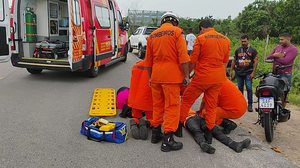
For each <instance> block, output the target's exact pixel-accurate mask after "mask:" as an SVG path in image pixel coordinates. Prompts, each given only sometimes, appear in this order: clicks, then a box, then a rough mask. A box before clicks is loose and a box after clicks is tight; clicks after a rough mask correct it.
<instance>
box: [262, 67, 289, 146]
mask: <svg viewBox="0 0 300 168" xmlns="http://www.w3.org/2000/svg"><path fill="white" fill-rule="evenodd" d="M268 63H272V61H268ZM291 66H292V65H287V66H277V67H275V68H274V70H273V72H268V73H264V74H261V75H258V76H257V77H256V79H258V78H262V79H261V81H260V82H259V85H258V86H257V88H256V97H257V98H258V108H257V109H256V111H257V112H258V122H257V123H259V124H260V125H261V126H262V127H263V128H264V130H265V137H266V140H267V141H268V142H272V141H273V136H274V130H275V126H276V125H277V124H278V123H279V122H286V121H288V120H289V119H290V117H291V114H290V113H291V112H290V110H288V109H286V108H285V104H286V101H287V96H288V92H289V90H290V87H289V81H288V79H287V78H280V76H279V75H278V71H279V70H283V69H286V68H288V67H291Z"/></svg>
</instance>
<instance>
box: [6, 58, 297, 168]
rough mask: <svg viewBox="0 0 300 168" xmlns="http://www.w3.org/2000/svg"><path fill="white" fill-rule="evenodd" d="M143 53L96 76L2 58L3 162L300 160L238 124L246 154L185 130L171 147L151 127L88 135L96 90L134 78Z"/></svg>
mask: <svg viewBox="0 0 300 168" xmlns="http://www.w3.org/2000/svg"><path fill="white" fill-rule="evenodd" d="M137 60H138V59H137V58H136V57H135V56H134V55H132V54H130V55H129V58H128V61H127V62H126V63H117V64H115V65H113V66H111V67H108V68H105V69H104V70H102V71H101V73H100V74H99V76H98V77H97V78H94V79H90V78H87V77H85V76H84V75H82V74H80V73H70V72H55V71H44V72H43V73H42V74H41V75H30V74H29V73H28V72H27V71H26V70H25V69H20V68H15V67H12V66H11V64H10V63H4V64H0V145H1V146H0V167H1V168H2V167H5V168H6V167H8V168H10V167H22V168H23V167H25V168H34V167H68V168H89V167H92V168H95V167H153V168H158V167H180V168H182V167H189V168H190V167H195V168H196V167H197V168H199V167H208V168H210V167H216V168H219V167H228V168H242V167H243V168H247V167H249V168H252V167H255V168H259V167H262V168H267V167H272V168H284V167H289V168H292V167H296V166H295V165H293V164H292V163H291V162H289V161H287V160H286V159H285V158H284V157H282V155H280V154H277V153H275V152H274V151H272V150H271V149H270V147H269V146H268V145H266V144H262V143H261V142H260V141H259V140H257V139H256V138H254V137H250V134H249V133H248V132H246V131H244V130H242V129H240V128H238V129H237V130H235V131H233V133H232V134H231V137H232V138H233V139H234V140H242V139H244V138H251V140H252V145H251V147H250V148H249V149H246V150H244V152H242V153H240V154H237V153H235V152H234V151H232V150H231V149H229V148H228V147H226V146H224V145H222V144H221V143H219V142H217V141H216V140H214V142H213V146H214V147H216V149H217V151H216V153H215V154H214V155H208V154H205V153H203V152H202V151H201V150H200V147H199V146H198V145H197V144H196V143H195V142H194V140H193V139H192V137H191V136H190V135H189V134H188V133H187V132H184V137H183V138H176V140H180V141H182V142H183V144H184V146H183V149H182V150H181V151H176V152H169V153H163V152H161V151H160V144H155V145H154V144H151V143H150V133H149V138H148V140H147V141H141V140H134V139H132V138H129V140H128V141H127V142H125V143H123V144H119V145H118V144H112V143H105V142H103V143H99V142H93V141H89V140H87V138H86V137H84V136H82V135H80V133H79V131H80V127H81V123H82V121H83V120H84V119H87V118H88V112H89V106H90V102H91V98H92V93H93V90H94V89H95V88H106V87H112V88H115V89H118V88H120V87H121V86H129V80H130V68H131V66H132V64H133V63H134V62H135V61H137ZM113 120H115V121H124V122H126V123H129V122H128V120H126V119H121V118H119V117H116V118H113Z"/></svg>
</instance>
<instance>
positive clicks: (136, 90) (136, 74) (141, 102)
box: [128, 61, 153, 140]
mask: <svg viewBox="0 0 300 168" xmlns="http://www.w3.org/2000/svg"><path fill="white" fill-rule="evenodd" d="M128 106H129V107H131V108H132V112H131V113H132V117H133V119H131V120H130V131H131V135H132V137H133V138H134V139H142V140H146V139H147V138H148V126H149V122H151V120H152V110H153V108H152V107H153V102H152V93H151V88H150V87H149V75H148V71H147V68H146V67H145V61H139V62H137V63H136V64H135V65H134V66H133V67H132V73H131V81H130V90H129V96H128ZM143 112H144V113H145V115H146V119H147V121H146V120H144V119H143V115H142V113H143Z"/></svg>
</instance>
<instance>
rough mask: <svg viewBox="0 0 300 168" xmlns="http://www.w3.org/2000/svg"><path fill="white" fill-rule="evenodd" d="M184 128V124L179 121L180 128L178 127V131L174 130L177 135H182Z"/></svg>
mask: <svg viewBox="0 0 300 168" xmlns="http://www.w3.org/2000/svg"><path fill="white" fill-rule="evenodd" d="M182 128H183V124H182V123H181V122H179V124H178V128H177V130H176V132H174V135H175V136H177V137H182Z"/></svg>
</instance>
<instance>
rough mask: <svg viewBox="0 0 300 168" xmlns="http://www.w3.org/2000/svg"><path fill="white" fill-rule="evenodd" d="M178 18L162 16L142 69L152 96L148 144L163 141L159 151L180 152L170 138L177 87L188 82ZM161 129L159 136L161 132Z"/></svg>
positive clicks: (176, 110)
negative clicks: (147, 77)
mask: <svg viewBox="0 0 300 168" xmlns="http://www.w3.org/2000/svg"><path fill="white" fill-rule="evenodd" d="M178 24H179V19H178V17H177V16H176V15H175V14H173V13H170V12H168V13H165V14H164V15H163V16H162V18H161V27H160V28H158V29H157V30H155V31H154V32H153V33H151V35H150V36H149V37H148V40H147V51H146V58H145V66H147V67H148V73H149V76H150V85H151V89H152V97H153V120H152V123H151V124H152V126H153V127H154V128H153V129H152V138H151V142H152V143H158V142H160V141H161V140H162V139H163V142H162V145H161V150H162V151H163V152H169V151H172V150H180V149H182V147H183V144H182V143H181V142H176V141H175V140H174V138H173V135H174V132H175V131H176V130H177V128H178V123H179V117H180V86H181V85H182V83H183V81H186V82H185V83H186V84H188V83H189V61H190V58H189V55H188V54H187V52H186V51H187V48H186V42H185V39H184V36H183V31H182V29H180V28H179V27H178ZM161 129H162V130H163V135H162V132H161Z"/></svg>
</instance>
